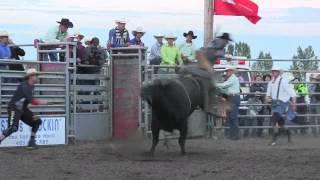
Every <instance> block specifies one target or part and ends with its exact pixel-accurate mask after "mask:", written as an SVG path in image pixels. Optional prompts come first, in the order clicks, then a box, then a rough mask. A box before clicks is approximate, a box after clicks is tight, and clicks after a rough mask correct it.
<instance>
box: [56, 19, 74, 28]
mask: <svg viewBox="0 0 320 180" xmlns="http://www.w3.org/2000/svg"><path fill="white" fill-rule="evenodd" d="M57 23H59V24H61V25H63V26H66V27H68V28H73V23H72V22H71V21H70V20H69V19H67V18H62V19H61V21H57Z"/></svg>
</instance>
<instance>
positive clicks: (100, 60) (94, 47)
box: [78, 37, 107, 74]
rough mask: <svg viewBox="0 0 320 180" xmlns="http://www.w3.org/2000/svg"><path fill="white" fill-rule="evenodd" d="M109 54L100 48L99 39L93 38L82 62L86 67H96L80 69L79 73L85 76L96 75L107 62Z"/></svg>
mask: <svg viewBox="0 0 320 180" xmlns="http://www.w3.org/2000/svg"><path fill="white" fill-rule="evenodd" d="M106 59H107V54H106V51H105V50H104V49H102V48H101V47H100V46H99V39H98V38H97V37H94V38H92V40H91V44H90V46H89V47H87V48H86V49H85V57H84V59H83V60H82V61H81V64H84V65H94V66H95V67H81V65H80V67H79V68H78V70H79V73H83V74H96V73H99V72H100V70H101V66H102V65H103V64H104V63H105V62H106Z"/></svg>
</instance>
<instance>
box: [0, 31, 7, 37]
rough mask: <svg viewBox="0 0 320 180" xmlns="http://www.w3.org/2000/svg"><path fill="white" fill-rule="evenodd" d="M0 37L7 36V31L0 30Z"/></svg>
mask: <svg viewBox="0 0 320 180" xmlns="http://www.w3.org/2000/svg"><path fill="white" fill-rule="evenodd" d="M0 37H9V33H8V32H7V31H0Z"/></svg>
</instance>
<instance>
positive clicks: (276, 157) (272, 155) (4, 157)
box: [0, 136, 320, 180]
mask: <svg viewBox="0 0 320 180" xmlns="http://www.w3.org/2000/svg"><path fill="white" fill-rule="evenodd" d="M269 140H270V139H267V138H264V139H253V138H252V139H242V140H240V141H230V140H212V139H197V140H188V141H187V150H188V155H186V156H184V157H183V156H181V155H180V154H179V147H178V146H177V142H176V140H171V141H170V149H166V148H165V147H164V146H163V143H160V144H159V146H158V149H157V152H156V155H155V156H154V157H149V156H147V155H146V154H145V152H146V150H147V149H148V148H149V145H150V141H149V140H145V141H138V140H133V141H130V142H110V141H108V142H107V141H106V142H78V143H77V144H76V145H68V146H58V147H42V148H40V149H38V150H33V151H28V150H26V149H24V148H8V149H0V179H1V180H14V179H30V180H31V179H32V180H34V179H39V180H46V179H62V180H87V179H88V180H91V179H92V180H100V179H101V180H104V179H106V180H109V179H117V180H118V179H121V180H122V179H123V180H126V179H128V180H140V179H141V180H144V179H155V180H158V179H159V180H160V179H183V180H186V179H217V180H224V179H226V180H229V179H232V180H242V179H243V180H251V179H252V180H260V179H261V180H263V179H266V180H269V179H276V180H285V179H292V180H295V179H297V180H298V179H299V180H300V179H304V180H316V179H320V139H319V138H316V137H309V136H308V137H294V142H293V144H287V142H286V141H285V138H282V139H280V140H279V144H278V146H275V147H270V146H268V145H267V144H268V143H269Z"/></svg>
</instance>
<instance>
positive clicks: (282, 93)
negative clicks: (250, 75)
mask: <svg viewBox="0 0 320 180" xmlns="http://www.w3.org/2000/svg"><path fill="white" fill-rule="evenodd" d="M280 79H281V77H280V76H279V77H278V78H277V79H275V80H274V79H272V80H271V81H270V82H269V84H268V89H267V96H268V97H271V99H273V100H277V99H278V100H281V101H283V102H289V100H290V98H291V97H296V96H297V95H296V93H295V91H294V88H293V85H292V84H289V82H288V81H287V80H286V79H285V78H282V80H281V83H280V89H279V97H278V98H277V93H278V86H279V81H280Z"/></svg>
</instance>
